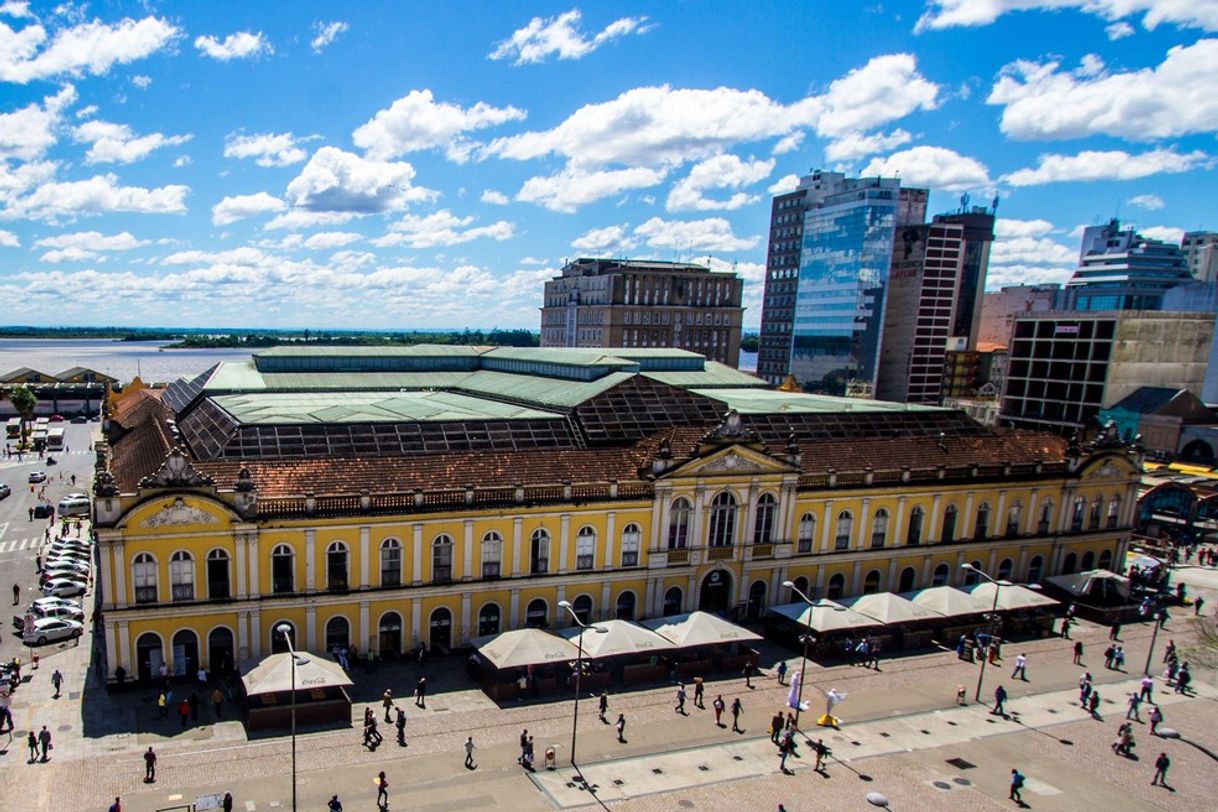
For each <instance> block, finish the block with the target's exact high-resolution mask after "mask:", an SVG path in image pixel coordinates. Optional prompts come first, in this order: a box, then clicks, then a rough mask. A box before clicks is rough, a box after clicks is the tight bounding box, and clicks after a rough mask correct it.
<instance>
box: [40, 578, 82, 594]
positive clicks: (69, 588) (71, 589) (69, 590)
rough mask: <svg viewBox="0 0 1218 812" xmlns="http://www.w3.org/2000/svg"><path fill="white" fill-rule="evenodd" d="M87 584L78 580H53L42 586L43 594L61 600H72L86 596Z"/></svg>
mask: <svg viewBox="0 0 1218 812" xmlns="http://www.w3.org/2000/svg"><path fill="white" fill-rule="evenodd" d="M85 589H86V586H85V582H84V581H82V580H80V579H78V578H52V579H51V580H50V581H47V582H46V583H45V584H43V585H42V594H43V595H46V596H48V597H50V596H52V595H54V596H57V597H60V598H71V597H73V596H75V595H83V594H85Z"/></svg>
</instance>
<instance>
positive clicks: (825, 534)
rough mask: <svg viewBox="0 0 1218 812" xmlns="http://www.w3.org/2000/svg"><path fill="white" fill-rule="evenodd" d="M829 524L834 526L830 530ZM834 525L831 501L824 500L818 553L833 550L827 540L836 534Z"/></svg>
mask: <svg viewBox="0 0 1218 812" xmlns="http://www.w3.org/2000/svg"><path fill="white" fill-rule="evenodd" d="M831 524H832V525H834V526H833V528H832V529H830V525H831ZM836 524H837V523H836V522H834V521H833V500H832V499H826V500H825V506H824V508H823V509H822V512H821V523H820V527H821V531H820V551H821V552H822V553H827V552H829V551H830V550H832V549H833V548H832V547H830V546H829V539H830V537H831V534H832V535H836V533H837V527H836ZM809 597H810V596H809Z"/></svg>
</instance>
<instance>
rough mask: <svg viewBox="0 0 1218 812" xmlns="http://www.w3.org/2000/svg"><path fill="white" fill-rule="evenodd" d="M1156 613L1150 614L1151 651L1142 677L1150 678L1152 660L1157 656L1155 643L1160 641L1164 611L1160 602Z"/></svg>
mask: <svg viewBox="0 0 1218 812" xmlns="http://www.w3.org/2000/svg"><path fill="white" fill-rule="evenodd" d="M1152 606H1154V611H1152V612H1151V613H1150V625H1151V632H1150V650H1148V651H1147V652H1146V667H1145V668H1143V669H1142V676H1144V677H1149V676H1150V658H1151V657H1154V656H1155V642H1156V641H1158V639H1159V621H1160V619H1161V618H1162V617H1163V615H1162V612H1163V609H1162V608H1161V607H1160V606H1159V602H1158V601H1155V602H1154V603H1153V604H1152Z"/></svg>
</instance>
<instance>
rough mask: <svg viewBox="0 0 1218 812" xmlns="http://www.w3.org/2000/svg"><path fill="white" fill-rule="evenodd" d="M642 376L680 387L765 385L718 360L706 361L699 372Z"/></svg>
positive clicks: (756, 386) (657, 373) (649, 373)
mask: <svg viewBox="0 0 1218 812" xmlns="http://www.w3.org/2000/svg"><path fill="white" fill-rule="evenodd" d="M642 375H643V377H645V378H651V379H652V380H653V381H659V382H660V383H663V384H668V385H669V386H676V387H679V388H681V389H703V388H707V389H710V388H719V387H729V386H730V387H740V386H747V387H755V388H763V387H765V386H767V384H766V382H765V381H763V380H761V379H760V378H755V377H753V376H752V375H750V374H748V373H747V372H741V371H740V370H738V369H733V368H732V367H729V366H728V365H727V364H721V363H719V362H718V361H707V362H706V366H705V367H704V368H703V369H702V370H701V371H700V372H683V371H674V372H663V371H656V372H644V373H642Z"/></svg>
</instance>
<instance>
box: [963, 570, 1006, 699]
mask: <svg viewBox="0 0 1218 812" xmlns="http://www.w3.org/2000/svg"><path fill="white" fill-rule="evenodd" d="M960 568H961V569H964V570H968V571H969V572H975V573H977V574H978V575H980V576H981V577H982V578H984V579H985V580H987V581H989V582H990V583H991V584H993V585H994V605H993V606H991V607H990V614H989V619H990V622H991V623H992V622H994V621H995V620H997V619H998V590H999V589H1000V588H1001V587H1004V586H1010V585H1011V582H1010V581H999V580H996V579H994V578H991V577H990V576H989V575H988V574H986V572H985V571H984V570H982V569H981V568H980V567H974V566H973V565H972V564H969V563H967V562H966V563H964V564H961V565H960ZM989 659H990V658H989V657H987V656H985V653H984V652H983V653H982V655H981V669H980V670H979V671H978V672H977V693H976V694H975V695H974V696H973V699H974V701H976V702H980V701H981V681H982V680H983V679H985V666H986V663H988V662H989Z"/></svg>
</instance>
